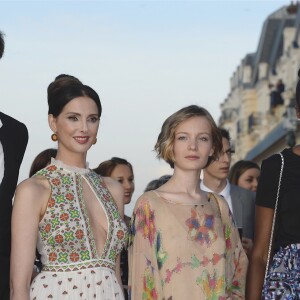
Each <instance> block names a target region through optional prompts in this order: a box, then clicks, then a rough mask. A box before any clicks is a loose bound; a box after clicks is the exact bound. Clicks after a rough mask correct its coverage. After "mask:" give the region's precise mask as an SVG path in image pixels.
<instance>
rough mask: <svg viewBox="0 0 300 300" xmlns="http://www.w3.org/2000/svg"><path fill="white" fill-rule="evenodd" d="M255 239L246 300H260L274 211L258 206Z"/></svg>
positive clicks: (256, 208)
mask: <svg viewBox="0 0 300 300" xmlns="http://www.w3.org/2000/svg"><path fill="white" fill-rule="evenodd" d="M255 210H256V212H255V237H254V246H253V249H252V253H251V256H250V263H249V268H248V274H247V281H246V299H247V300H260V299H261V292H262V287H263V281H264V274H265V269H266V264H267V257H268V249H269V241H270V236H271V228H272V221H273V215H274V209H271V208H266V207H262V206H259V205H256V207H255Z"/></svg>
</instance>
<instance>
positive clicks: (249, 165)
mask: <svg viewBox="0 0 300 300" xmlns="http://www.w3.org/2000/svg"><path fill="white" fill-rule="evenodd" d="M249 169H257V170H259V171H260V167H259V165H258V164H257V163H255V162H253V161H251V160H239V161H237V162H236V163H235V164H234V165H233V166H232V167H231V168H230V171H229V175H228V179H229V182H230V183H231V184H235V185H238V181H239V178H240V177H241V175H242V174H244V173H245V172H246V171H247V170H249Z"/></svg>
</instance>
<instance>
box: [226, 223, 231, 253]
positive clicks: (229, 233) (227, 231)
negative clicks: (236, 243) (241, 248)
mask: <svg viewBox="0 0 300 300" xmlns="http://www.w3.org/2000/svg"><path fill="white" fill-rule="evenodd" d="M231 232H232V230H231V228H230V226H229V225H228V224H226V225H224V235H225V242H226V248H227V250H228V249H231V238H230V236H231Z"/></svg>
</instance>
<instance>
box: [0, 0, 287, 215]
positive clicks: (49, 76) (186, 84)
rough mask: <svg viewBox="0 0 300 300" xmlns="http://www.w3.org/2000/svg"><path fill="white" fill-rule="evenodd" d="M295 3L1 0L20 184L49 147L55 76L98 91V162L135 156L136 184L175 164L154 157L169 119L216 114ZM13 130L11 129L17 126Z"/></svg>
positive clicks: (92, 160) (1, 105)
mask: <svg viewBox="0 0 300 300" xmlns="http://www.w3.org/2000/svg"><path fill="white" fill-rule="evenodd" d="M289 4H290V1H279V0H278V1H275V0H260V1H244V0H240V1H229V0H222V1H221V0H220V1H213V0H209V1H200V0H198V1H171V0H169V1H158V0H157V1H125V0H122V1H1V0H0V30H1V31H3V32H4V33H5V42H6V49H5V54H4V56H3V58H2V60H1V61H0V86H1V96H0V110H1V111H2V112H4V113H6V114H8V115H11V116H13V117H14V118H16V119H18V120H19V121H21V122H23V123H25V124H26V126H27V128H28V131H29V142H28V146H27V149H26V153H25V156H24V160H23V163H22V166H21V169H20V177H19V181H22V180H24V179H26V178H27V176H28V173H29V169H30V165H31V163H32V161H33V159H34V158H35V156H36V155H37V154H38V153H39V152H41V151H42V150H44V149H46V148H49V147H56V144H55V143H54V142H52V141H51V138H50V136H51V133H52V132H51V130H50V129H49V126H48V121H47V111H48V107H47V93H46V90H47V86H48V85H49V83H50V82H51V81H53V79H54V78H55V77H56V76H57V75H59V74H62V73H64V74H70V75H74V76H76V77H78V78H79V79H80V80H81V81H82V82H83V83H84V84H87V85H89V86H91V87H92V88H94V89H95V90H96V91H97V92H98V94H99V96H100V99H101V102H102V106H103V114H102V117H101V121H100V129H99V133H98V142H97V144H96V145H94V146H93V147H92V148H91V150H90V151H89V153H88V161H89V166H90V167H91V168H94V167H96V166H98V164H99V163H100V162H102V161H103V160H107V159H110V158H111V157H113V156H117V157H121V158H125V159H127V160H128V161H129V162H131V163H132V165H133V168H134V175H135V185H136V189H135V192H134V194H133V198H132V202H131V204H129V205H127V206H126V208H125V212H126V213H127V214H129V215H130V214H131V212H132V209H133V206H134V203H135V201H136V199H137V198H138V197H139V196H140V195H141V194H142V193H143V190H144V188H145V187H146V185H147V184H148V182H149V181H151V180H152V179H155V178H158V177H159V176H161V175H164V174H171V173H172V169H171V168H170V167H169V166H168V165H167V164H166V163H165V162H164V161H159V160H158V159H157V158H156V154H155V152H154V151H153V148H154V144H155V142H156V139H157V136H158V134H159V132H160V128H161V126H162V123H163V121H164V120H165V119H166V118H167V117H168V116H169V115H171V114H172V113H174V112H176V111H177V110H179V109H180V108H182V107H184V106H187V105H190V104H197V105H200V106H203V107H205V108H206V109H208V111H209V112H210V113H211V114H212V116H213V117H214V118H215V120H216V122H218V119H219V117H220V114H221V111H220V104H221V103H222V102H223V101H224V99H225V98H226V97H227V95H228V93H229V92H230V78H231V76H232V75H233V73H234V71H235V70H236V68H237V66H238V65H239V64H240V62H241V60H242V59H243V58H244V57H245V55H246V54H247V53H252V52H255V51H256V49H257V45H258V41H259V37H260V34H261V30H262V26H263V22H264V21H265V19H266V18H267V17H268V16H269V15H270V14H271V13H273V12H274V11H276V10H278V9H279V8H281V7H282V6H284V5H289ZM12 134H13V133H12Z"/></svg>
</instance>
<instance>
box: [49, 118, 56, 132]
mask: <svg viewBox="0 0 300 300" xmlns="http://www.w3.org/2000/svg"><path fill="white" fill-rule="evenodd" d="M48 124H49V127H50V128H51V130H52V131H53V132H56V131H57V128H56V118H55V117H54V116H53V115H48Z"/></svg>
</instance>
